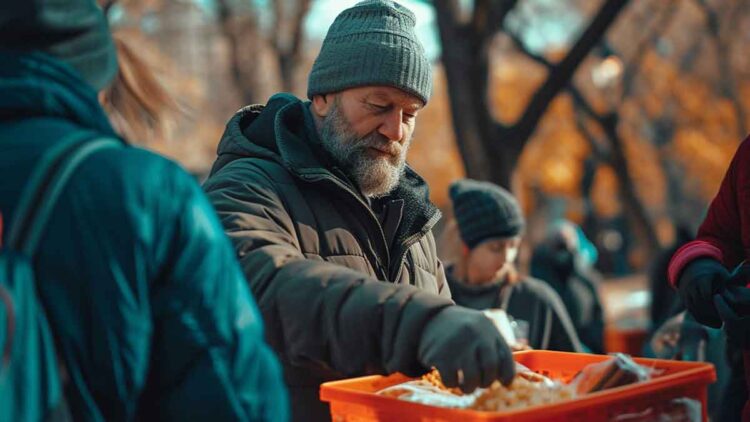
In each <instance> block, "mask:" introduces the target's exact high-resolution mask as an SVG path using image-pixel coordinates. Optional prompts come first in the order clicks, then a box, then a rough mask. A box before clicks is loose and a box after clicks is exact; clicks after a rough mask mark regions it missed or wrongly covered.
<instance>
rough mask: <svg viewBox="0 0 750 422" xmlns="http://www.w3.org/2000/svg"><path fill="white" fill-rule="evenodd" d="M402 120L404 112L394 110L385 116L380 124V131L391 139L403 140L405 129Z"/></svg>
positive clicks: (395, 140)
mask: <svg viewBox="0 0 750 422" xmlns="http://www.w3.org/2000/svg"><path fill="white" fill-rule="evenodd" d="M401 122H402V112H401V111H399V110H393V111H392V112H391V113H388V115H387V116H385V120H384V121H383V122H382V123H381V124H380V127H379V128H378V132H379V133H380V134H381V135H383V136H385V137H386V138H388V140H390V141H394V142H401V140H402V139H404V129H403V127H402V123H401Z"/></svg>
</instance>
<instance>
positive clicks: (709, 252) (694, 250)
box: [667, 240, 724, 288]
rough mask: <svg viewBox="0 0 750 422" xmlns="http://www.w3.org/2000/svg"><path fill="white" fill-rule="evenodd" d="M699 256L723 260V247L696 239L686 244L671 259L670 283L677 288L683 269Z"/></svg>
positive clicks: (668, 272)
mask: <svg viewBox="0 0 750 422" xmlns="http://www.w3.org/2000/svg"><path fill="white" fill-rule="evenodd" d="M698 258H713V259H715V260H717V261H719V262H723V259H724V255H723V254H722V253H721V249H719V248H717V247H716V246H714V245H712V244H710V243H709V242H706V241H705V240H694V241H692V242H690V243H688V244H686V245H684V246H683V247H681V248H680V249H678V250H677V252H675V254H674V255H673V256H672V260H671V261H669V269H668V270H667V274H668V277H669V284H671V285H672V287H674V288H677V282H678V280H679V278H680V275H681V273H682V270H683V269H685V267H686V266H687V265H688V264H689V263H691V262H692V261H694V260H696V259H698Z"/></svg>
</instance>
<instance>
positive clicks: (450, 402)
mask: <svg viewBox="0 0 750 422" xmlns="http://www.w3.org/2000/svg"><path fill="white" fill-rule="evenodd" d="M650 376H651V371H650V370H649V369H648V368H645V367H643V366H641V365H638V364H637V363H635V362H633V360H632V359H630V357H628V356H626V355H622V354H617V355H615V356H612V357H611V358H610V359H607V360H606V361H603V362H599V363H596V364H591V365H588V366H587V367H585V368H584V369H583V370H582V371H581V372H579V373H578V374H577V375H576V376H575V377H574V378H573V379H572V381H570V382H569V383H564V382H563V381H561V380H553V379H550V378H548V377H545V376H543V375H540V374H537V373H535V372H533V371H531V370H530V369H528V368H526V367H525V366H523V365H520V364H516V377H515V378H514V379H513V382H512V383H511V384H510V385H508V386H504V385H502V384H501V383H500V382H498V381H495V382H494V383H492V385H490V386H489V387H487V388H478V389H476V390H475V391H474V392H472V393H470V394H463V393H462V392H461V391H460V390H459V389H457V388H448V387H446V386H445V385H443V382H442V380H441V378H440V373H439V372H438V371H437V370H435V369H433V370H432V371H430V372H428V373H427V374H426V375H424V376H422V377H421V378H420V379H418V380H414V381H408V382H405V383H402V384H397V385H394V386H391V387H388V388H386V389H384V390H381V391H380V392H378V394H380V395H385V396H388V397H394V398H398V399H400V400H407V401H413V402H417V403H422V404H427V405H432V406H440V407H451V408H459V409H471V410H481V411H489V412H497V411H508V410H516V409H521V408H525V407H529V406H536V405H542V404H550V403H556V402H560V401H564V400H569V399H573V398H575V397H578V396H580V395H583V394H589V393H593V392H596V391H601V390H604V389H607V388H614V387H619V386H623V385H627V384H631V383H634V382H639V381H645V380H648V379H649V378H650Z"/></svg>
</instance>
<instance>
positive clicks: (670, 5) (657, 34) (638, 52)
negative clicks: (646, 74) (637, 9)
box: [620, 0, 677, 101]
mask: <svg viewBox="0 0 750 422" xmlns="http://www.w3.org/2000/svg"><path fill="white" fill-rule="evenodd" d="M664 3H666V6H665V7H664V8H663V9H662V12H661V14H660V15H659V17H658V18H657V19H656V23H655V24H653V25H652V26H651V30H650V31H649V33H648V34H647V35H646V36H644V37H643V38H641V40H640V41H639V42H638V46H637V47H636V49H635V55H634V57H632V58H631V59H630V60H628V61H627V63H628V64H627V65H626V66H625V69H624V70H623V73H622V92H621V95H620V101H624V99H625V98H627V97H629V96H630V94H631V92H632V90H633V85H634V84H633V82H634V81H635V78H636V76H637V75H638V73H639V72H640V70H641V65H642V64H643V59H644V58H645V57H646V52H647V51H649V49H650V48H651V47H652V46H654V45H655V44H656V43H657V42H658V41H659V38H661V36H662V34H663V33H664V31H666V30H667V28H669V25H670V24H671V23H672V19H674V16H675V12H676V11H677V2H675V0H668V1H665V2H664Z"/></svg>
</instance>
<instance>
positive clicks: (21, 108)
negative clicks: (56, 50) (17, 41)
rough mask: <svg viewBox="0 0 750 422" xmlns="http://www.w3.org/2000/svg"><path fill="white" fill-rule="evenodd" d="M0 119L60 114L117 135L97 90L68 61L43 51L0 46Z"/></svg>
mask: <svg viewBox="0 0 750 422" xmlns="http://www.w3.org/2000/svg"><path fill="white" fill-rule="evenodd" d="M0 61H2V63H3V65H2V66H0V92H2V95H0V120H10V119H23V118H32V117H60V118H63V119H66V120H70V121H73V122H76V123H78V124H80V125H81V126H83V127H86V128H90V129H94V130H97V131H99V132H101V133H104V134H107V135H111V136H116V134H115V132H114V130H113V129H112V126H111V125H110V123H109V119H108V118H107V115H106V114H105V113H104V109H102V107H101V106H100V105H99V101H98V100H97V96H96V91H94V89H93V88H91V86H90V85H89V84H88V83H86V82H85V81H84V80H83V78H82V77H81V76H80V75H79V74H78V72H76V71H75V70H73V69H72V68H71V67H70V66H68V65H67V64H65V63H63V62H61V61H59V60H57V59H55V58H53V57H52V56H49V55H47V54H44V53H38V52H34V53H17V52H12V51H8V50H2V49H0Z"/></svg>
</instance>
